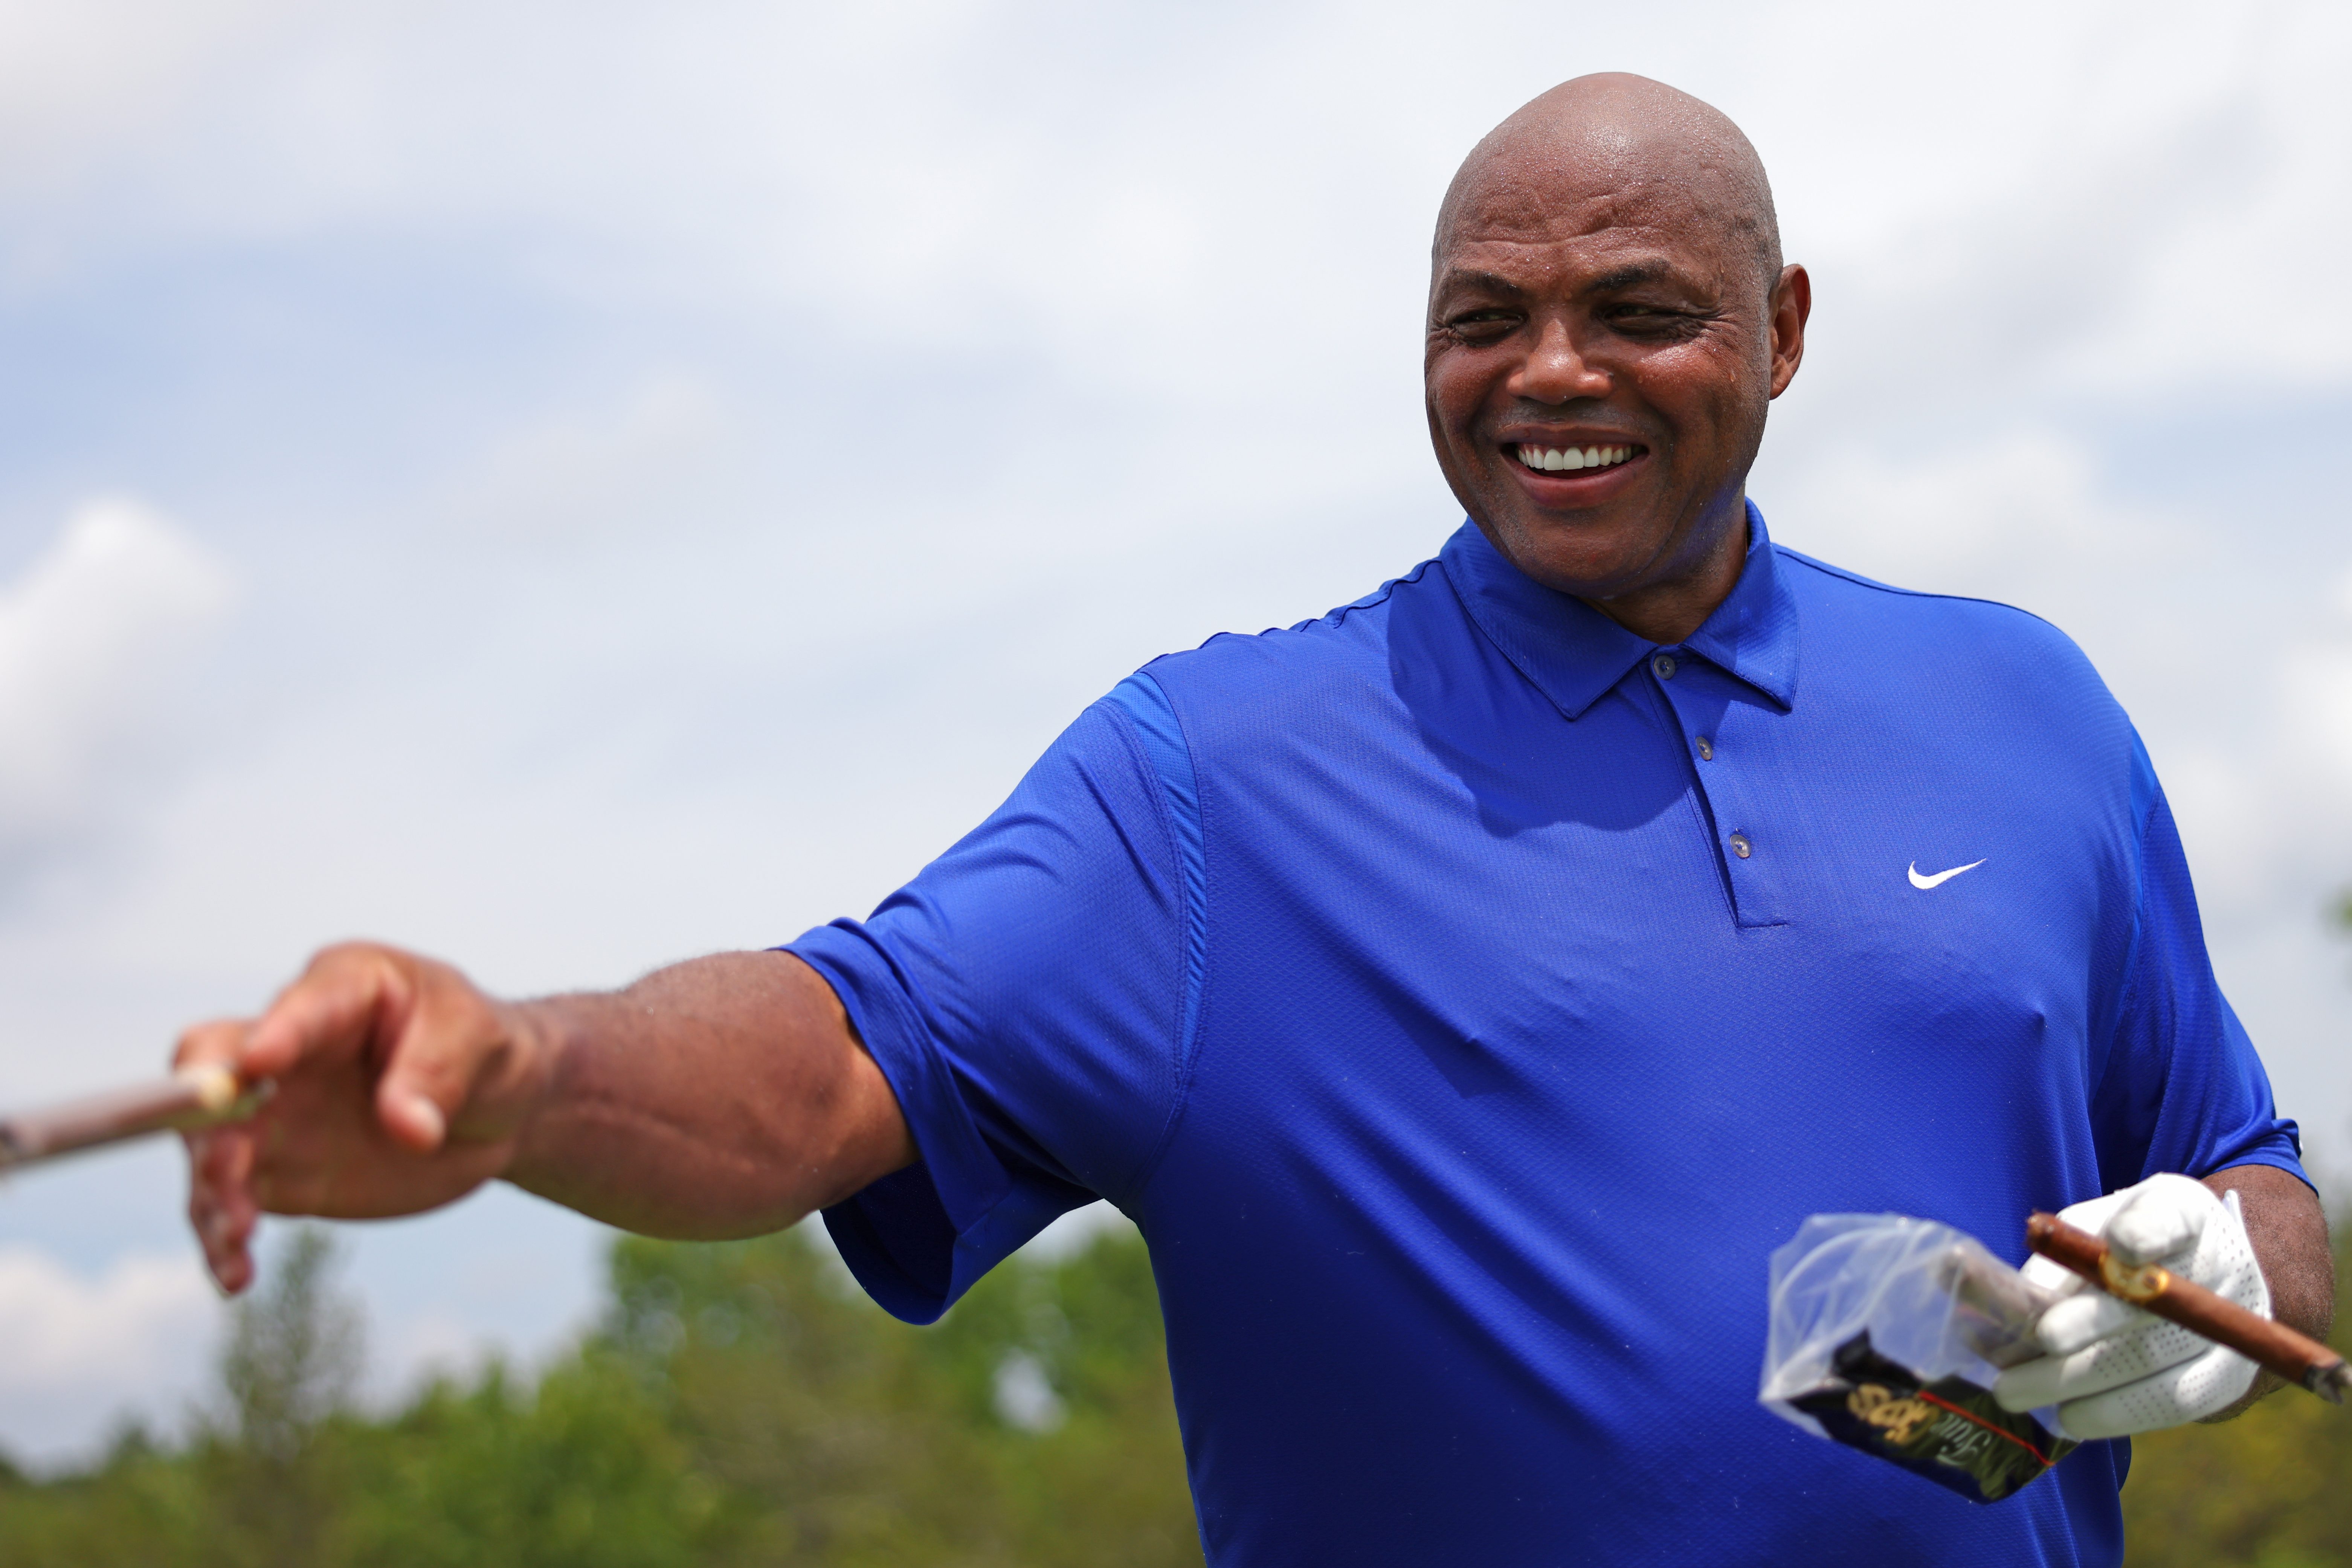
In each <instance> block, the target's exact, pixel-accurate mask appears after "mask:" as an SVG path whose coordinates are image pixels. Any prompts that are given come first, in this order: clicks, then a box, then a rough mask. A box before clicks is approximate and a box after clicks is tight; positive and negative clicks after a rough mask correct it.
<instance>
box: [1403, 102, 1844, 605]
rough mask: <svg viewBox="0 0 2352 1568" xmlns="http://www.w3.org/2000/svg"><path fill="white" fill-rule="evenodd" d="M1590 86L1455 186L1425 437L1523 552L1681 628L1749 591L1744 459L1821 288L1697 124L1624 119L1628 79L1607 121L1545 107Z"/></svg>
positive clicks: (1794, 358) (1492, 142)
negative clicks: (1783, 248)
mask: <svg viewBox="0 0 2352 1568" xmlns="http://www.w3.org/2000/svg"><path fill="white" fill-rule="evenodd" d="M1583 85H1584V84H1581V83H1570V85H1569V88H1564V89H1556V93H1555V94H1548V95H1547V97H1546V99H1543V100H1537V103H1536V104H1532V105H1530V106H1529V108H1528V110H1523V111H1521V114H1520V115H1519V116H1515V117H1514V119H1513V121H1508V122H1506V124H1505V126H1504V127H1503V128H1502V130H1500V131H1498V132H1496V135H1495V136H1494V137H1490V138H1489V139H1488V141H1487V142H1486V143H1485V144H1483V145H1482V146H1481V148H1480V149H1479V151H1478V152H1477V153H1473V154H1472V159H1471V162H1470V163H1468V164H1465V167H1464V170H1463V173H1462V174H1461V175H1459V176H1457V178H1456V180H1455V184H1454V190H1453V191H1452V192H1451V193H1449V195H1448V197H1447V201H1446V210H1445V213H1444V216H1443V217H1442V218H1441V220H1440V227H1439V235H1438V245H1437V251H1436V255H1435V259H1434V268H1433V278H1432V281H1431V290H1430V311H1429V328H1428V342H1427V351H1426V354H1425V357H1424V360H1423V382H1424V384H1425V387H1426V390H1427V395H1428V405H1429V427H1430V436H1431V438H1432V440H1433V442H1434V444H1435V446H1436V448H1437V460H1438V463H1439V466H1440V467H1441V468H1444V471H1445V477H1446V479H1447V481H1448V482H1449V483H1450V484H1451V485H1452V486H1453V488H1454V495H1455V496H1456V497H1457V498H1459V500H1461V502H1462V504H1463V506H1464V507H1465V509H1466V510H1468V512H1469V514H1470V516H1471V517H1472V519H1474V520H1475V521H1476V522H1477V524H1478V526H1479V527H1480V529H1481V530H1483V531H1485V533H1486V537H1487V538H1488V539H1489V540H1491V541H1492V542H1494V544H1495V547H1496V549H1497V550H1499V551H1501V552H1503V554H1504V555H1505V556H1506V557H1507V559H1509V560H1510V561H1511V563H1513V564H1514V565H1516V566H1517V567H1518V568H1519V569H1520V570H1521V571H1523V572H1525V573H1527V574H1528V575H1529V576H1530V577H1533V578H1535V579H1536V580H1537V581H1538V582H1540V583H1543V584H1546V585H1548V586H1549V587H1553V588H1556V589H1559V590H1560V591H1562V592H1565V593H1571V594H1576V595H1580V596H1582V597H1584V598H1587V599H1589V600H1591V601H1593V602H1595V603H1596V604H1597V605H1598V606H1599V607H1600V608H1601V609H1602V610H1603V611H1604V612H1605V613H1608V614H1610V615H1612V616H1615V617H1616V618H1618V619H1619V620H1621V621H1622V622H1624V623H1625V624H1626V625H1628V626H1632V627H1633V629H1634V630H1636V631H1639V632H1641V633H1643V635H1644V636H1647V637H1652V638H1653V640H1656V641H1675V640H1679V639H1680V637H1684V636H1686V635H1688V633H1689V632H1690V631H1691V630H1695V629H1696V626H1697V625H1698V623H1699V621H1701V620H1704V619H1705V617H1706V612H1707V611H1708V610H1711V609H1712V608H1713V607H1714V606H1715V605H1716V604H1717V603H1719V602H1721V600H1722V598H1723V596H1724V595H1726V594H1728V593H1729V592H1730V590H1731V587H1732V585H1733V584H1735V583H1737V581H1738V573H1739V565H1740V562H1741V557H1742V550H1743V547H1744V543H1745V539H1746V530H1745V527H1744V521H1743V520H1744V515H1745V514H1744V511H1743V510H1742V505H1741V503H1742V500H1743V496H1744V489H1745V484H1746V480H1747V475H1748V466H1749V465H1750V464H1751V463H1752V462H1753V461H1754V459H1755V457H1756V449H1757V447H1758V444H1759V442H1760V441H1761V440H1762V438H1763V434H1764V418H1765V411H1766V408H1767V406H1768V405H1769V403H1770V401H1771V399H1772V398H1774V397H1776V396H1778V395H1780V391H1781V389H1782V388H1783V387H1785V386H1786V385H1787V384H1788V383H1789V379H1790V377H1791V376H1792V375H1794V374H1796V368H1797V363H1798V360H1799V359H1800V358H1801V354H1802V352H1803V331H1804V316H1805V310H1806V307H1807V305H1808V304H1809V303H1810V285H1809V284H1808V282H1807V281H1806V279H1805V276H1804V272H1803V270H1802V268H1794V267H1791V268H1786V269H1779V268H1777V265H1776V264H1777V260H1778V257H1777V243H1776V242H1775V241H1774V240H1773V239H1772V237H1771V234H1770V229H1769V223H1770V217H1769V200H1770V197H1769V193H1766V194H1763V195H1761V200H1762V201H1763V202H1764V203H1766V204H1768V205H1767V206H1766V209H1765V211H1764V213H1763V214H1762V215H1761V216H1760V218H1759V215H1758V214H1757V213H1756V212H1754V211H1753V210H1752V208H1753V206H1754V204H1755V201H1756V199H1757V193H1758V192H1759V191H1760V189H1761V170H1760V169H1758V170H1756V172H1755V173H1756V178H1755V180H1754V181H1753V182H1752V183H1750V182H1748V181H1746V180H1744V179H1742V178H1740V177H1739V171H1738V168H1737V167H1736V163H1733V161H1731V160H1727V158H1726V156H1725V155H1724V150H1723V149H1722V148H1721V146H1720V145H1718V144H1708V143H1707V142H1706V138H1705V136H1704V135H1702V136H1700V137H1699V138H1697V139H1696V141H1697V143H1698V144H1697V145H1696V146H1695V145H1694V137H1693V136H1692V135H1691V134H1690V132H1689V127H1688V124H1687V123H1686V122H1685V124H1682V125H1678V126H1674V127H1670V128H1668V130H1666V131H1665V132H1658V131H1657V129H1656V128H1655V127H1654V126H1643V125H1639V124H1637V125H1635V126H1634V127H1633V129H1632V130H1630V131H1629V129H1628V128H1627V125H1626V123H1625V121H1626V118H1627V110H1625V109H1624V108H1623V106H1622V98H1623V96H1624V95H1623V94H1622V92H1619V93H1617V94H1616V95H1615V97H1616V99H1617V100H1620V101H1617V102H1611V101H1608V100H1607V97H1606V95H1604V100H1603V102H1602V103H1601V106H1600V108H1599V110H1597V111H1596V110H1595V108H1594V106H1593V104H1592V102H1591V96H1590V95H1588V96H1587V97H1585V98H1583V99H1577V98H1575V97H1573V95H1571V99H1570V104H1569V106H1568V109H1567V113H1568V115H1569V118H1568V120H1567V121H1566V123H1565V124H1563V122H1562V119H1561V114H1560V111H1559V110H1555V111H1553V112H1552V113H1550V114H1549V116H1546V115H1544V114H1540V113H1537V112H1536V111H1538V110H1543V109H1544V106H1545V105H1546V104H1547V101H1548V100H1551V99H1553V98H1555V97H1557V96H1559V94H1569V93H1570V89H1576V88H1579V87H1581V86H1583ZM1641 86H1642V88H1643V89H1651V90H1653V91H1654V92H1655V93H1661V94H1671V96H1672V99H1673V100H1677V103H1676V107H1677V108H1678V109H1679V107H1680V106H1682V105H1696V100H1687V99H1684V98H1683V97H1682V95H1680V94H1678V93H1672V89H1664V88H1659V87H1658V86H1657V84H1655V83H1643V84H1641ZM1638 108H1639V103H1638V101H1637V103H1636V109H1637V110H1638ZM1696 108H1697V109H1698V110H1703V111H1704V112H1705V113H1706V114H1708V115H1713V113H1714V111H1713V110H1706V109H1705V106H1704V105H1696ZM1531 114H1532V115H1534V120H1533V123H1532V124H1529V125H1522V124H1521V122H1522V121H1527V120H1528V118H1529V117H1530V115H1531ZM1684 118H1685V121H1687V119H1688V116H1687V114H1686V113H1685V117H1684ZM1716 118H1717V120H1719V119H1720V117H1719V116H1717V117H1716ZM1722 123H1723V129H1724V130H1726V131H1728V132H1729V135H1730V136H1731V137H1732V138H1733V139H1735V140H1736V141H1737V143H1738V152H1740V153H1746V156H1747V158H1748V161H1749V162H1750V163H1752V161H1753V157H1754V154H1753V153H1752V152H1748V149H1747V144H1746V142H1745V141H1744V139H1738V132H1737V131H1736V130H1731V129H1730V127H1729V122H1728V121H1723V122H1722ZM1515 127H1518V129H1517V131H1516V132H1515ZM1727 163H1733V166H1732V167H1730V168H1729V169H1728V170H1727ZM1685 622H1687V624H1686V625H1685ZM1662 632H1663V633H1665V634H1668V635H1660V634H1661V633H1662Z"/></svg>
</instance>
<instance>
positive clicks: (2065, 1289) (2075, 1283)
mask: <svg viewBox="0 0 2352 1568" xmlns="http://www.w3.org/2000/svg"><path fill="white" fill-rule="evenodd" d="M2018 1272H2019V1273H2021V1274H2022V1275H2024V1276H2025V1281H2026V1283H2027V1284H2029V1285H2038V1286H2040V1287H2041V1288H2042V1289H2044V1290H2051V1291H2054V1292H2056V1293H2057V1294H2059V1295H2061V1296H2071V1295H2073V1294H2074V1292H2076V1291H2077V1290H2080V1289H2082V1288H2083V1286H2084V1279H2083V1277H2082V1276H2081V1275H2079V1274H2077V1273H2075V1272H2074V1270H2073V1269H2071V1268H2067V1267H2066V1266H2065V1265H2064V1264H2063V1263H2060V1262H2057V1261H2055V1260H2053V1259H2052V1258H2044V1257H2042V1254H2040V1253H2038V1252H2037V1253H2035V1254H2034V1255H2033V1256H2032V1257H2031V1258H2027V1259H2026V1260H2025V1267H2024V1268H2021V1269H2019V1270H2018Z"/></svg>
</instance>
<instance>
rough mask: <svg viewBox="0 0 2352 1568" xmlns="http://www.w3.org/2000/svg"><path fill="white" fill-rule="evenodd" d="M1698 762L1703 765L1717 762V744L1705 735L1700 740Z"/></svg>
mask: <svg viewBox="0 0 2352 1568" xmlns="http://www.w3.org/2000/svg"><path fill="white" fill-rule="evenodd" d="M1698 760H1699V761H1700V762H1702V763H1711V762H1713V761H1715V742H1713V741H1710V740H1708V739H1707V738H1706V736H1705V735H1701V736H1700V737H1699V738H1698Z"/></svg>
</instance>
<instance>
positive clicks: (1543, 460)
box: [1519, 444, 1633, 474]
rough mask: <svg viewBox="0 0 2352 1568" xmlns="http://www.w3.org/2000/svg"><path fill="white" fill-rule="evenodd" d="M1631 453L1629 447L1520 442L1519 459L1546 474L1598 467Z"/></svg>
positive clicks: (1617, 461) (1631, 450)
mask: <svg viewBox="0 0 2352 1568" xmlns="http://www.w3.org/2000/svg"><path fill="white" fill-rule="evenodd" d="M1632 456H1633V447H1535V446H1529V445H1526V444H1522V445H1521V446H1520V447H1519V461H1520V462H1522V463H1525V464H1526V465H1527V466H1528V468H1538V469H1541V470H1542V471H1543V472H1545V473H1548V474H1556V473H1559V472H1561V471H1563V470H1568V471H1573V470H1575V469H1577V468H1606V467H1609V466H1610V465H1612V464H1615V463H1622V462H1623V461H1624V460H1625V459H1626V458H1630V457H1632Z"/></svg>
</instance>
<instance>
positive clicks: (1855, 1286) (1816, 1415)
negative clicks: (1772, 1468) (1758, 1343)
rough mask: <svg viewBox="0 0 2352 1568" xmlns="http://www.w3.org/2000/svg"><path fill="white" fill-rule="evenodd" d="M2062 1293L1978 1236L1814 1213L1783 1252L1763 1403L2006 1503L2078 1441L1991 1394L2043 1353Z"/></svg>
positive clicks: (1976, 1495) (1775, 1260) (1890, 1218)
mask: <svg viewBox="0 0 2352 1568" xmlns="http://www.w3.org/2000/svg"><path fill="white" fill-rule="evenodd" d="M2055 1299H2056V1298H2055V1297H2053V1295H2052V1294H2051V1293H2050V1292H2048V1291H2046V1290H2043V1289H2041V1288H2039V1287H2038V1286H2035V1285H2033V1284H2032V1283H2030V1282H2029V1281H2027V1279H2025V1277H2024V1276H2023V1275H2021V1274H2020V1273H2019V1272H2018V1271H2017V1270H2016V1269H2014V1268H2011V1267H2010V1266H2009V1265H2008V1264H2006V1263H2003V1262H2002V1261H2001V1260H2000V1258H1995V1257H1994V1256H1993V1255H1992V1254H1991V1253H1990V1252H1988V1251H1987V1250H1986V1249H1985V1247H1984V1245H1983V1244H1982V1243H1981V1242H1979V1241H1978V1240H1977V1239H1976V1238H1975V1237H1971V1236H1969V1235H1966V1234H1964V1233H1963V1232H1960V1231H1957V1230H1954V1229H1953V1228H1952V1227H1951V1226H1947V1225H1937V1224H1936V1223H1935V1222H1934V1221H1932V1220H1924V1219H1912V1218H1910V1217H1908V1216H1906V1215H1853V1214H1840V1215H1813V1216H1812V1217H1811V1219H1808V1220H1807V1221H1805V1223H1804V1224H1803V1225H1802V1226H1799V1227H1798V1230H1797V1234H1796V1237H1794V1238H1793V1239H1792V1240H1790V1242H1789V1243H1788V1244H1787V1245H1785V1246H1783V1247H1780V1248H1779V1249H1778V1250H1776V1251H1775V1252H1774V1253H1773V1254H1772V1284H1771V1298H1770V1301H1771V1321H1770V1330H1769V1335H1768V1337H1767V1339H1766V1342H1765V1351H1764V1377H1763V1384H1762V1386H1761V1388H1760V1389H1759V1392H1758V1395H1757V1396H1758V1398H1759V1399H1760V1400H1761V1401H1762V1402H1763V1405H1764V1407H1765V1408H1766V1409H1768V1410H1770V1411H1772V1412H1773V1413H1774V1414H1775V1415H1780V1416H1782V1417H1784V1418H1786V1419H1788V1420H1790V1421H1792V1422H1794V1423H1796V1424H1797V1425H1798V1426H1802V1427H1804V1428H1805V1429H1806V1430H1807V1431H1809V1432H1811V1433H1813V1434H1815V1435H1816V1436H1822V1437H1828V1438H1830V1439H1832V1441H1835V1442H1839V1443H1843V1444H1845V1445H1846V1446H1847V1447H1854V1448H1859V1449H1861V1450H1862V1451H1863V1452H1864V1453H1869V1454H1874V1455H1876V1456H1877V1457H1879V1458H1883V1459H1887V1460H1891V1461H1892V1462H1894V1463H1895V1464H1897V1465H1900V1466H1902V1467H1903V1468H1905V1469H1907V1470H1910V1471H1912V1472H1913V1473H1915V1474H1916V1475H1920V1476H1924V1477H1925V1478H1927V1479H1928V1480H1931V1481H1934V1482H1935V1483H1936V1484H1937V1485H1938V1486H1942V1487H1947V1488H1948V1489H1951V1490H1954V1491H1957V1492H1958V1493H1960V1494H1961V1495H1962V1496H1964V1497H1967V1498H1969V1499H1971V1500H1975V1501H1978V1502H1997V1501H1999V1500H2000V1499H2002V1498H2005V1497H2008V1496H2010V1495H2011V1493H2013V1492H2015V1491H2016V1490H2017V1489H2019V1488H2020V1487H2022V1486H2024V1485H2025V1484H2026V1483H2027V1482H2029V1481H2031V1480H2032V1479H2034V1478H2035V1477H2037V1476H2039V1475H2040V1474H2041V1473H2042V1471H2044V1470H2046V1469H2048V1468H2050V1467H2051V1466H2053V1465H2054V1464H2056V1463H2057V1462H2058V1461H2059V1460H2060V1459H2061V1458H2064V1457H2065V1455H2066V1454H2067V1452H2068V1451H2069V1450H2071V1449H2072V1448H2073V1447H2074V1444H2073V1443H2072V1442H2071V1441H2068V1440H2067V1439H2065V1438H2064V1437H2062V1436H2057V1435H2056V1434H2055V1433H2053V1431H2052V1430H2051V1428H2050V1427H2049V1426H2045V1425H2044V1424H2043V1423H2042V1421H2041V1420H2040V1419H2038V1418H2037V1416H2038V1415H2039V1413H2035V1414H2032V1415H2026V1414H2012V1413H2011V1412H2009V1411H2006V1410H2003V1409H2001V1407H2000V1405H1998V1404H1997V1403H1996V1402H1995V1401H1994V1400H1993V1397H1992V1395H1991V1394H1990V1392H1989V1391H1990V1388H1991V1385H1992V1382H1993V1379H1994V1377H1995V1376H1997V1375H1998V1374H1999V1373H2000V1369H2001V1368H2004V1367H2009V1366H2014V1365H2016V1364H2017V1363H2020V1362H2022V1361H2028V1360H2031V1359H2032V1357H2034V1356H2036V1355H2039V1354H2040V1353H2041V1349H2040V1346H2039V1345H2037V1344H2036V1343H2035V1342H2034V1340H2033V1324H2034V1321H2035V1320H2036V1319H2038V1318H2039V1317H2040V1316H2041V1314H2042V1309H2043V1308H2045V1307H2047V1306H2048V1305H2049V1304H2050V1303H2051V1302H2052V1301H2053V1300H2055Z"/></svg>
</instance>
